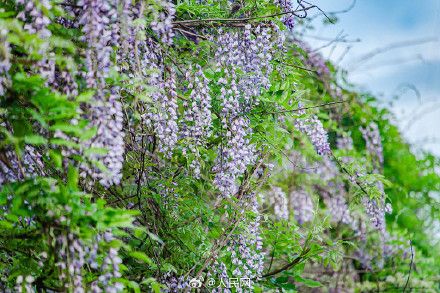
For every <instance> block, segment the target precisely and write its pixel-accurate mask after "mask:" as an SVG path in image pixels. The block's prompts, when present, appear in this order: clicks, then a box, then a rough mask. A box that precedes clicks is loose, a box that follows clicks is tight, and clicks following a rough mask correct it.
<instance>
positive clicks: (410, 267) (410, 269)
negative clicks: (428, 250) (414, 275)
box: [403, 240, 414, 293]
mask: <svg viewBox="0 0 440 293" xmlns="http://www.w3.org/2000/svg"><path fill="white" fill-rule="evenodd" d="M409 245H410V248H411V262H410V264H409V271H408V278H407V279H406V283H405V287H403V293H405V291H406V288H407V287H408V283H409V278H410V277H411V271H412V267H413V263H414V250H413V246H412V240H410V241H409Z"/></svg>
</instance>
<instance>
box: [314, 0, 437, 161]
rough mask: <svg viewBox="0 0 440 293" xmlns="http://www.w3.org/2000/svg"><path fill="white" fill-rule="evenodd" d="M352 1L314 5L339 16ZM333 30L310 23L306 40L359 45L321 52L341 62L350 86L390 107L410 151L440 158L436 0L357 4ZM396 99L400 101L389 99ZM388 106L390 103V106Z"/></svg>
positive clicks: (360, 0) (322, 1) (325, 1)
mask: <svg viewBox="0 0 440 293" xmlns="http://www.w3.org/2000/svg"><path fill="white" fill-rule="evenodd" d="M352 2H353V0H314V1H313V3H314V4H316V5H318V6H319V7H320V8H322V9H323V10H324V11H338V10H343V9H345V8H347V7H349V6H350V4H351V3H352ZM338 17H339V21H338V23H337V24H336V25H327V26H324V25H322V18H320V19H318V20H317V21H315V22H314V25H315V28H316V30H315V31H313V32H310V33H309V37H308V38H307V39H308V41H309V42H310V43H311V44H312V45H313V46H314V47H315V48H319V47H322V46H324V45H327V44H328V43H329V41H328V40H327V41H324V40H318V39H316V38H315V37H317V36H318V37H323V36H325V37H327V38H334V37H336V36H338V34H340V35H343V36H344V38H345V39H346V40H357V39H359V40H360V41H359V42H349V43H335V44H331V45H330V46H327V47H325V48H323V49H321V52H322V53H323V55H324V56H325V57H329V58H330V59H332V60H333V61H335V62H337V61H339V60H340V58H341V56H343V55H344V52H347V51H346V50H347V47H350V49H349V50H348V53H346V54H345V55H344V58H343V59H342V61H341V62H340V66H342V67H343V68H345V69H347V70H348V71H349V79H350V81H352V82H354V83H356V84H358V85H359V88H360V89H365V90H369V91H371V92H373V93H375V94H376V95H377V96H379V97H380V99H381V101H382V102H383V104H384V105H388V106H389V107H391V109H392V111H393V112H394V113H395V116H396V123H397V124H398V125H399V126H400V129H401V131H402V133H403V134H404V135H405V137H406V138H407V140H408V141H409V142H411V143H412V144H413V145H414V146H416V147H420V148H423V149H427V150H430V151H433V152H434V153H436V154H438V155H440V0H422V1H414V0H357V1H356V5H355V6H354V8H353V9H352V10H350V11H349V12H347V13H345V14H340V15H338ZM402 42H403V43H418V44H413V45H410V46H403V45H402V46H400V47H399V48H395V49H393V50H385V51H384V52H383V53H380V54H377V55H375V56H374V57H372V58H371V59H368V60H367V61H365V62H359V60H360V59H361V58H362V56H365V55H366V54H368V53H370V52H372V51H373V50H376V49H378V48H385V47H387V46H389V45H391V44H397V43H400V44H402ZM396 94H400V98H399V99H398V100H393V98H392V97H393V96H395V95H396ZM391 102H392V104H390V103H391Z"/></svg>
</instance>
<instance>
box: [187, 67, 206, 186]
mask: <svg viewBox="0 0 440 293" xmlns="http://www.w3.org/2000/svg"><path fill="white" fill-rule="evenodd" d="M192 70H193V69H192V67H190V68H189V69H188V71H187V73H186V79H187V80H190V82H189V85H188V89H189V90H191V93H190V95H189V98H188V100H185V101H184V103H183V106H184V108H185V111H184V115H183V116H184V117H183V125H182V127H181V136H182V137H184V138H185V139H187V140H188V146H187V148H185V149H184V151H185V152H186V151H189V152H191V153H192V154H194V156H195V159H193V160H192V161H191V165H190V168H191V170H193V174H194V177H195V178H199V176H200V160H201V159H200V155H199V154H198V149H197V147H199V146H202V145H203V144H204V143H205V141H206V139H207V138H208V137H209V136H210V135H211V127H212V125H211V123H212V118H211V96H210V89H209V86H208V83H209V81H208V79H207V78H206V77H205V75H204V74H203V71H202V69H201V67H200V66H199V65H197V71H196V72H195V73H194V74H193V76H191V72H192Z"/></svg>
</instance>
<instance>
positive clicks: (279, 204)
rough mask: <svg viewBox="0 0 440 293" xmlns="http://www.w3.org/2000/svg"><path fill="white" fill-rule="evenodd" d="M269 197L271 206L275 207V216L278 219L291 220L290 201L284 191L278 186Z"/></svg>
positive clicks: (273, 188)
mask: <svg viewBox="0 0 440 293" xmlns="http://www.w3.org/2000/svg"><path fill="white" fill-rule="evenodd" d="M268 197H269V204H270V205H271V206H273V209H274V215H275V216H276V217H277V218H278V219H284V220H287V219H289V207H288V200H287V196H286V194H285V193H284V191H283V190H282V189H281V188H280V187H278V186H273V187H272V189H271V192H270V194H269V195H268Z"/></svg>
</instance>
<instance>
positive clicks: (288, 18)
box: [275, 0, 295, 30]
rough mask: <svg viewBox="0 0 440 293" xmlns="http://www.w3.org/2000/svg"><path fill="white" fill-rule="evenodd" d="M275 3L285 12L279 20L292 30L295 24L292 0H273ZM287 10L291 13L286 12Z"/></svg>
mask: <svg viewBox="0 0 440 293" xmlns="http://www.w3.org/2000/svg"><path fill="white" fill-rule="evenodd" d="M275 4H277V5H278V6H279V7H280V8H281V10H282V12H285V13H286V14H284V15H283V17H282V18H281V21H282V22H283V23H284V25H285V26H286V27H287V28H288V29H289V30H293V28H294V26H295V15H294V14H293V11H294V9H293V1H292V0H275ZM289 11H292V13H288V12H289Z"/></svg>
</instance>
